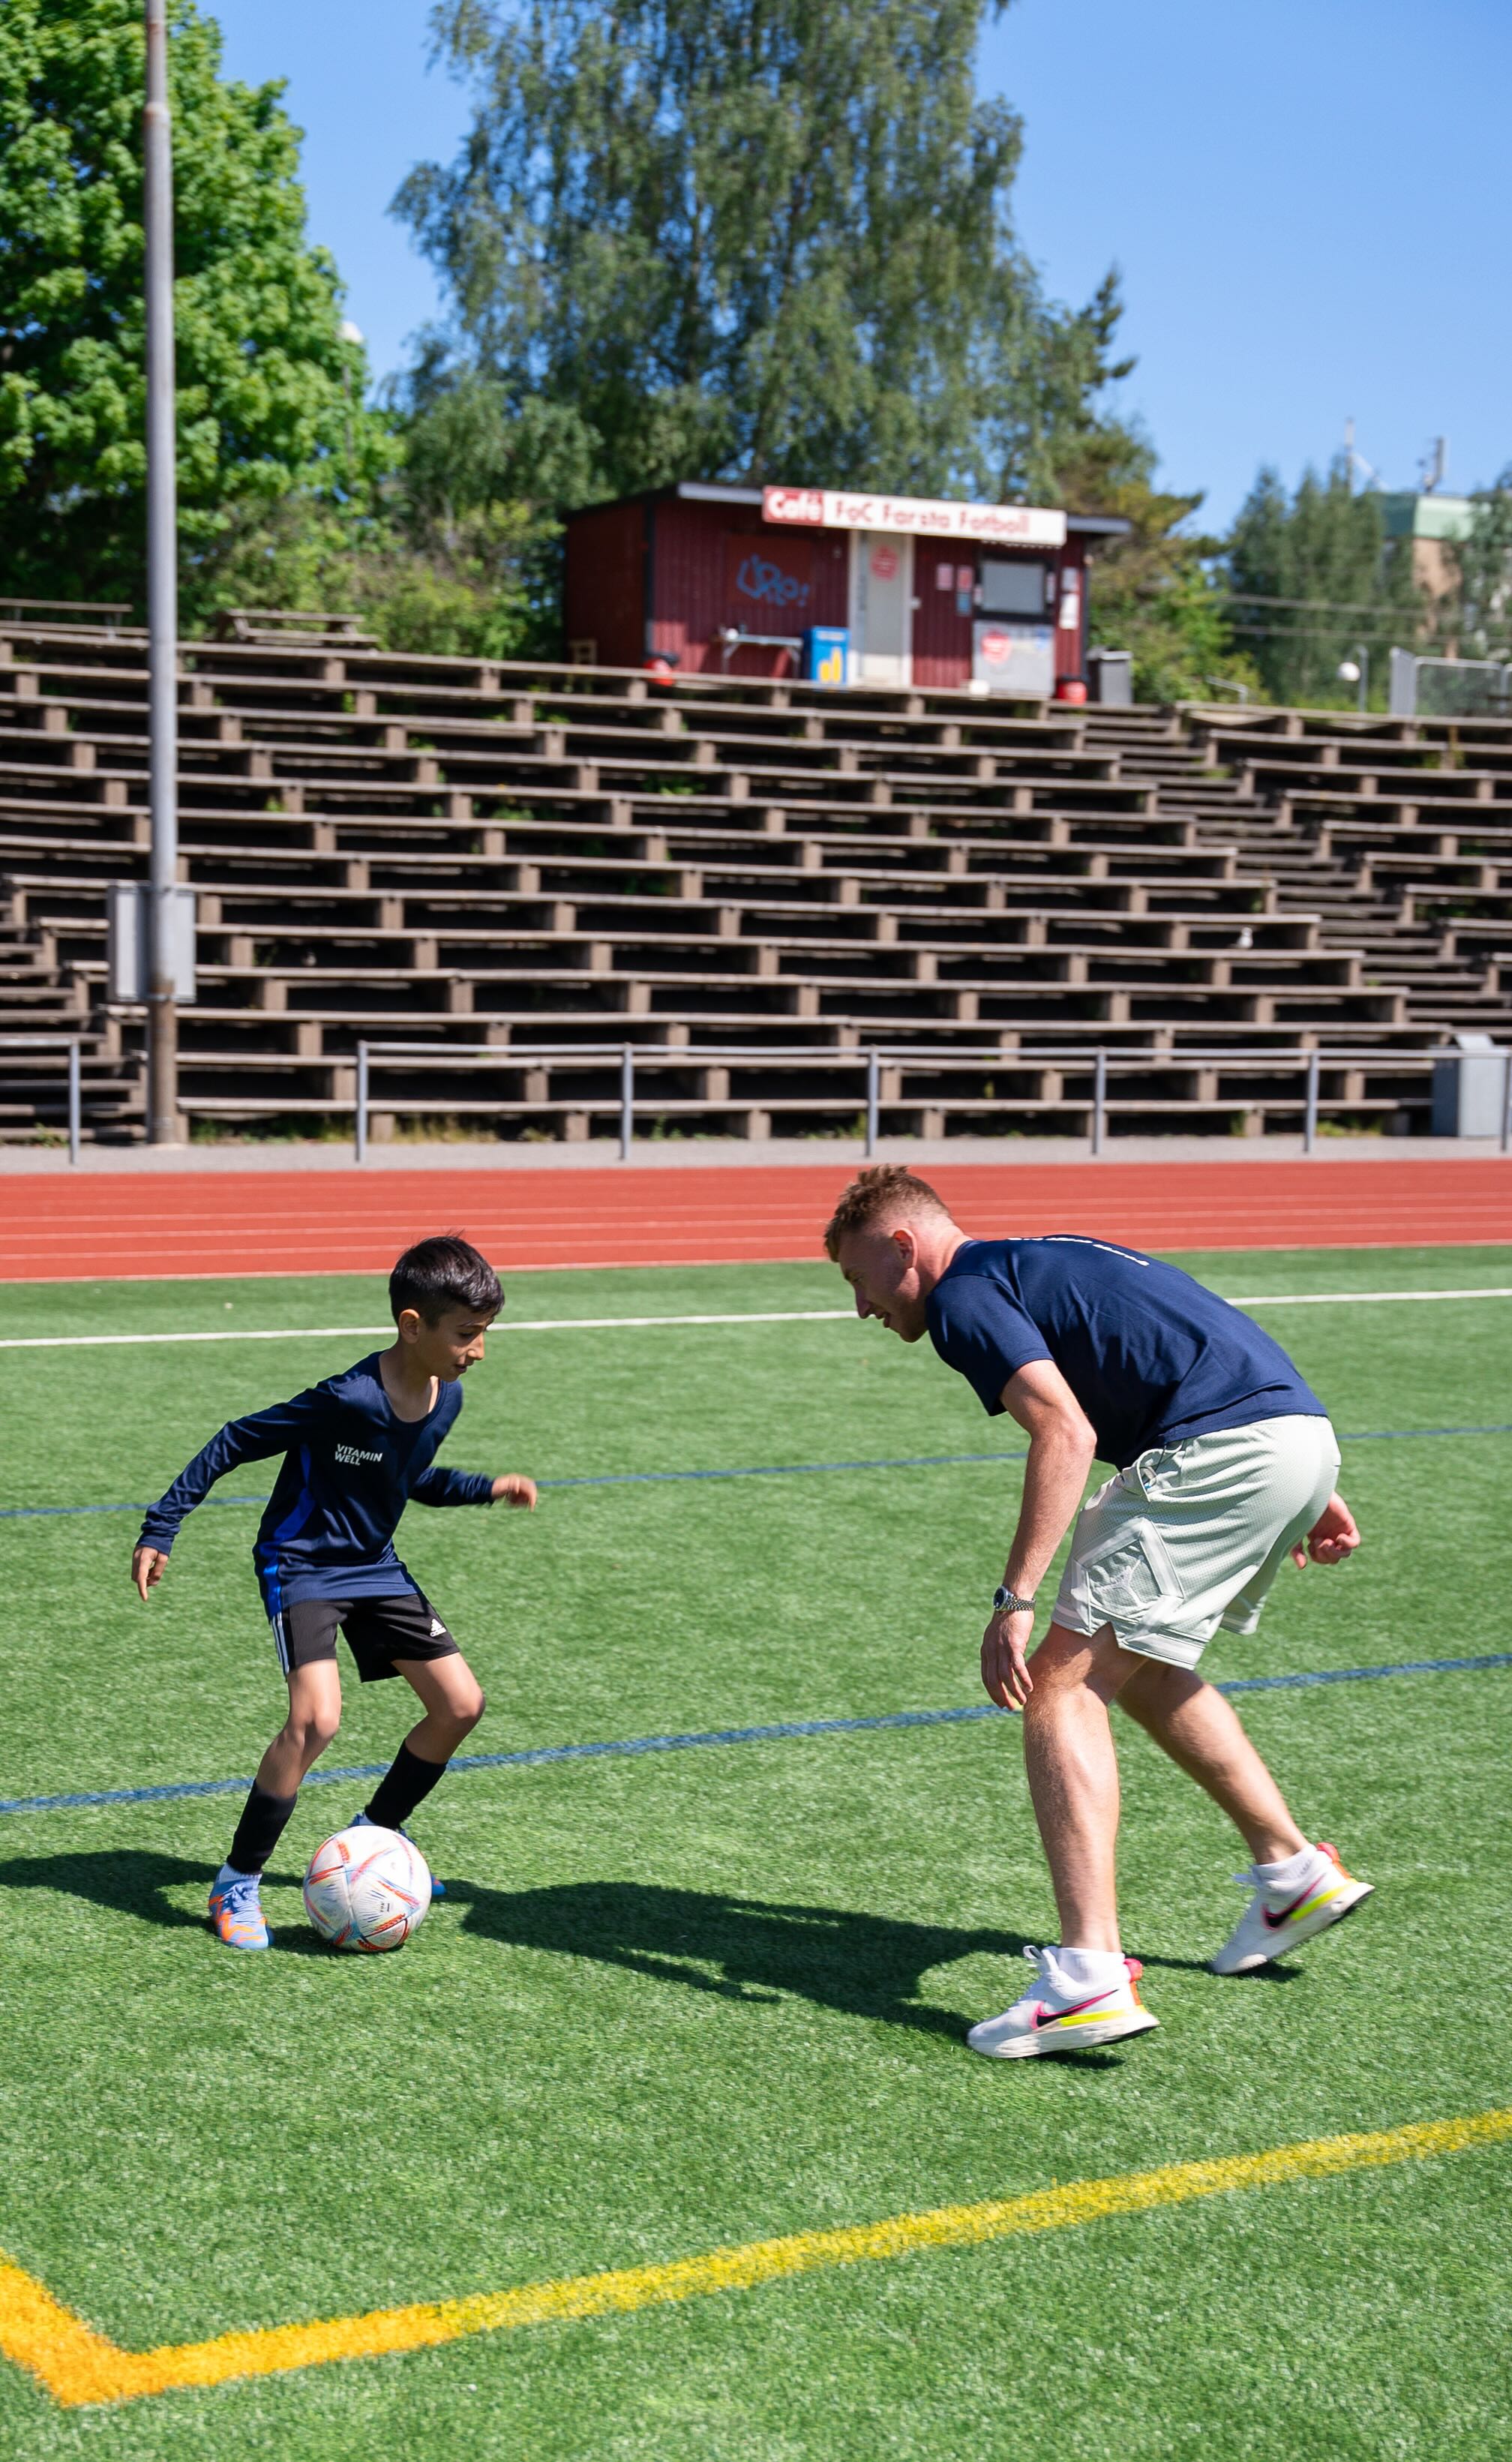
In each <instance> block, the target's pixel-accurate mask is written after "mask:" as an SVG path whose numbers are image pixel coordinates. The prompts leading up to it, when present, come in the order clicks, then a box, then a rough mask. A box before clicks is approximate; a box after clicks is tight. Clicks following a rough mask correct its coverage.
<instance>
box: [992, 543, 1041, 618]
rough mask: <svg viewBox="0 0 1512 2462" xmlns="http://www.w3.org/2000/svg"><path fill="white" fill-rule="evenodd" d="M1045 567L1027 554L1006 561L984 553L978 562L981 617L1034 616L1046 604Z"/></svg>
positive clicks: (1039, 613)
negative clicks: (980, 574)
mask: <svg viewBox="0 0 1512 2462" xmlns="http://www.w3.org/2000/svg"><path fill="white" fill-rule="evenodd" d="M1047 572H1048V568H1047V567H1046V566H1045V565H1043V564H1040V563H1038V562H1036V561H1034V560H1033V559H1032V558H1030V557H1028V556H1025V557H1022V558H1020V557H1018V556H1015V557H1014V559H1013V561H1012V563H1011V564H1010V563H1009V562H1008V561H1007V560H1006V559H1005V558H1004V559H1002V560H999V559H996V558H994V557H992V556H985V557H983V565H982V612H983V615H1035V616H1038V617H1039V618H1040V619H1041V620H1042V621H1043V619H1044V615H1045V607H1046V598H1047V592H1046V580H1047Z"/></svg>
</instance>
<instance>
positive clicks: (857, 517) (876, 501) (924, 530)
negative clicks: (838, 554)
mask: <svg viewBox="0 0 1512 2462" xmlns="http://www.w3.org/2000/svg"><path fill="white" fill-rule="evenodd" d="M762 516H763V519H764V520H766V521H768V522H781V523H786V524H792V525H795V526H802V527H804V528H806V529H824V530H890V531H895V532H896V533H897V534H898V535H899V536H903V537H909V538H928V539H969V540H971V541H972V542H973V543H974V544H976V545H977V546H980V547H1063V546H1064V545H1065V543H1066V516H1065V514H1064V513H1062V512H1053V511H1050V510H1049V509H1048V508H1045V507H1042V506H1035V505H965V504H961V503H959V502H952V501H950V500H949V499H947V498H942V497H932V496H889V495H885V494H882V493H880V492H878V493H874V494H867V493H864V492H852V491H850V490H848V489H843V488H832V487H764V488H763V489H762Z"/></svg>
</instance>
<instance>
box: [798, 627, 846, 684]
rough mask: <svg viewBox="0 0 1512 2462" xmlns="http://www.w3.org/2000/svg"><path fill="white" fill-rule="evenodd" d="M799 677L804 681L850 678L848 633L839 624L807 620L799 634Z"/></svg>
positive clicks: (828, 680)
mask: <svg viewBox="0 0 1512 2462" xmlns="http://www.w3.org/2000/svg"><path fill="white" fill-rule="evenodd" d="M803 680H804V682H805V683H806V684H844V683H849V682H850V680H851V636H850V634H849V633H848V631H847V630H846V628H845V626H844V625H843V624H810V626H809V628H808V630H807V631H806V633H805V634H804V637H803Z"/></svg>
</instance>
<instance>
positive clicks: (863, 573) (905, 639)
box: [851, 530, 914, 684]
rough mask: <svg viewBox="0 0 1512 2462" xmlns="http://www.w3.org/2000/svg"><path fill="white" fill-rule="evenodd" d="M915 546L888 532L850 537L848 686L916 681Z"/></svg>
mask: <svg viewBox="0 0 1512 2462" xmlns="http://www.w3.org/2000/svg"><path fill="white" fill-rule="evenodd" d="M913 642H914V542H913V540H912V539H911V538H899V537H897V536H896V535H895V534H893V533H890V532H889V531H886V530H854V531H853V533H852V537H851V680H852V681H853V683H858V684H909V683H912V682H913V680H914V657H913Z"/></svg>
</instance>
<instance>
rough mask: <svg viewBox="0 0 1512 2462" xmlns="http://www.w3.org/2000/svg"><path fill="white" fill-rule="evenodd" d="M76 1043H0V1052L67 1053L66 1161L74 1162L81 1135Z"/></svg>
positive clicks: (31, 1037)
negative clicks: (67, 1159)
mask: <svg viewBox="0 0 1512 2462" xmlns="http://www.w3.org/2000/svg"><path fill="white" fill-rule="evenodd" d="M80 1050H81V1047H80V1043H79V1038H78V1036H77V1035H76V1034H8V1035H6V1036H5V1037H4V1039H3V1040H0V1053H4V1052H7V1051H66V1052H67V1053H68V1158H69V1161H70V1162H71V1163H76V1162H77V1160H78V1149H79V1144H80V1141H81V1138H82V1136H83V1112H84V1102H83V1080H82V1064H81V1059H80Z"/></svg>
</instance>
